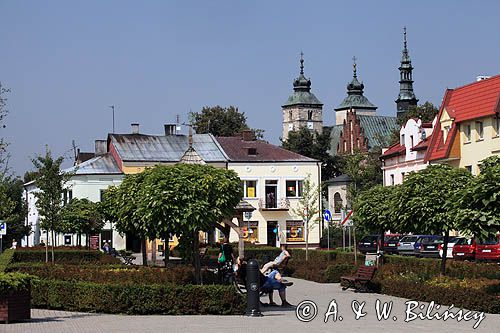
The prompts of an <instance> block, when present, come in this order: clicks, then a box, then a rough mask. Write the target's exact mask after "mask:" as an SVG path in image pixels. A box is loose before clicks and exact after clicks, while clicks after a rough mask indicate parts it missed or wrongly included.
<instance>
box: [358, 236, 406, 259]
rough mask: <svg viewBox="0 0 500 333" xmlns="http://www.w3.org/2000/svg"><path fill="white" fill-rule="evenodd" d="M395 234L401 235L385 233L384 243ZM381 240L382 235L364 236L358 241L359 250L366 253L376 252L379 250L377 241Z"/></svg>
mask: <svg viewBox="0 0 500 333" xmlns="http://www.w3.org/2000/svg"><path fill="white" fill-rule="evenodd" d="M394 236H399V235H396V234H387V235H384V243H385V242H387V241H388V240H389V239H390V238H392V237H394ZM379 241H380V235H368V236H365V237H363V238H361V240H360V241H359V242H358V251H359V252H361V253H363V254H365V253H368V252H370V253H372V252H373V253H374V252H377V242H379Z"/></svg>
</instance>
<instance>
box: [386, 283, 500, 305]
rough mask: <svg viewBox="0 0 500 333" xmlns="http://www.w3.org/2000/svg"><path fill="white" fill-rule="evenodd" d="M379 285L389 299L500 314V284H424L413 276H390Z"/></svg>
mask: <svg viewBox="0 0 500 333" xmlns="http://www.w3.org/2000/svg"><path fill="white" fill-rule="evenodd" d="M379 283H380V291H381V292H382V293H384V294H388V295H393V296H399V297H404V298H409V299H417V300H419V301H425V302H430V301H434V302H436V303H438V304H441V305H452V304H453V305H454V306H455V307H460V308H465V309H469V310H474V311H484V312H488V313H500V292H499V290H500V280H486V279H475V280H467V279H464V280H460V279H456V278H449V277H435V278H432V279H431V280H428V281H424V280H422V279H420V278H418V277H416V276H415V275H414V274H410V275H408V276H402V275H393V276H388V277H385V278H384V279H382V280H381V281H379Z"/></svg>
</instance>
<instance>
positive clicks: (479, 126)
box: [476, 121, 484, 141]
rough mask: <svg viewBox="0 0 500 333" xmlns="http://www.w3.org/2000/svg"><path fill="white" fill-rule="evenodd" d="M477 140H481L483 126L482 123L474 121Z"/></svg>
mask: <svg viewBox="0 0 500 333" xmlns="http://www.w3.org/2000/svg"><path fill="white" fill-rule="evenodd" d="M476 132H477V140H478V141H479V140H482V139H483V137H484V126H483V122H482V121H476Z"/></svg>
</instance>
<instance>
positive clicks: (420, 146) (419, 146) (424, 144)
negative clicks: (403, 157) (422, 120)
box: [411, 134, 432, 151]
mask: <svg viewBox="0 0 500 333" xmlns="http://www.w3.org/2000/svg"><path fill="white" fill-rule="evenodd" d="M431 137H432V134H431V135H429V136H428V137H427V138H425V139H424V140H422V141H420V142H419V143H418V144H417V145H416V146H414V147H413V148H412V149H411V150H413V151H417V150H426V149H427V147H429V142H431Z"/></svg>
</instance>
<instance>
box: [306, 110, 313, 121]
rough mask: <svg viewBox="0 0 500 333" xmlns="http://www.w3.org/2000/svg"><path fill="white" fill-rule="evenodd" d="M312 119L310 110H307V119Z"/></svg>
mask: <svg viewBox="0 0 500 333" xmlns="http://www.w3.org/2000/svg"><path fill="white" fill-rule="evenodd" d="M312 119H313V112H312V110H309V111H307V120H312Z"/></svg>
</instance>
